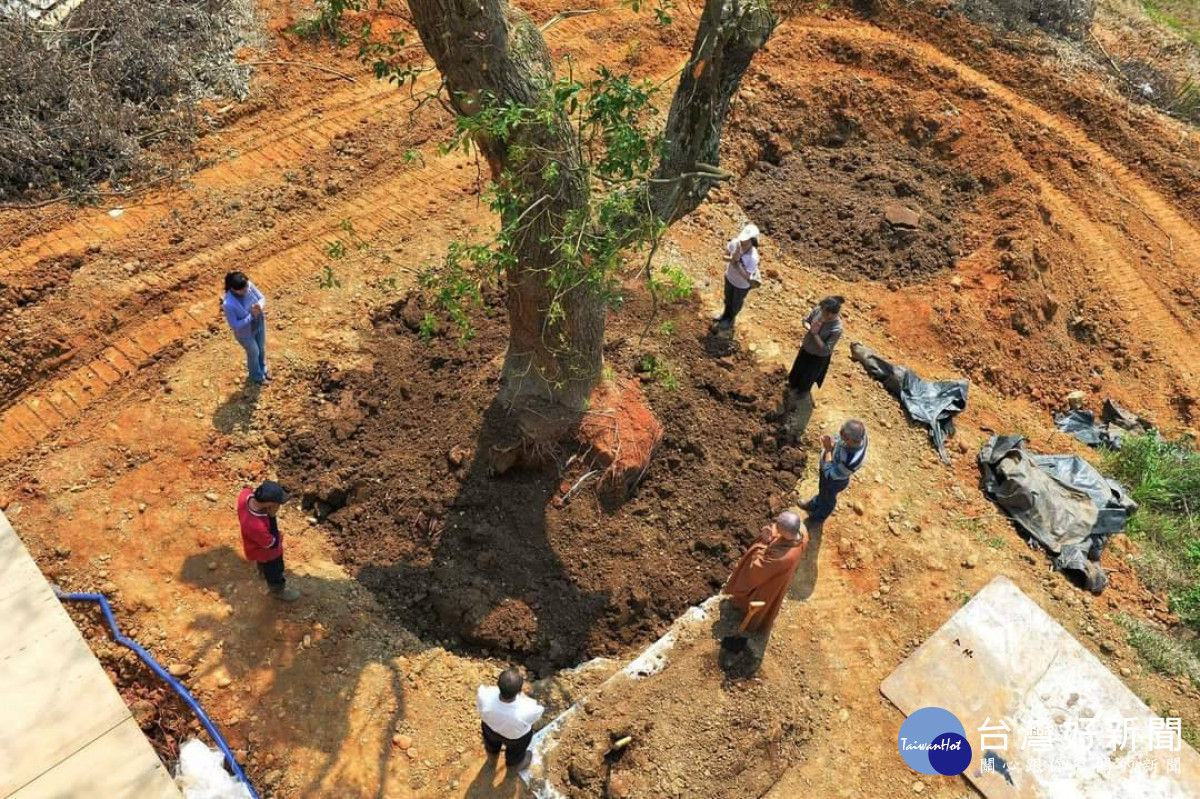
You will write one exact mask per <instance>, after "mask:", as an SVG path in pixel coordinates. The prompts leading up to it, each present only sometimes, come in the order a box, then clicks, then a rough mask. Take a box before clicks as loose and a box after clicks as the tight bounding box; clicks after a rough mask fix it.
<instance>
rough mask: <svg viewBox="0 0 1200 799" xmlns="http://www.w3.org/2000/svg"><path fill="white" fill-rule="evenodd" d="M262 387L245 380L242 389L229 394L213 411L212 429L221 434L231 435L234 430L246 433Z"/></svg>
mask: <svg viewBox="0 0 1200 799" xmlns="http://www.w3.org/2000/svg"><path fill="white" fill-rule="evenodd" d="M261 393H262V386H261V385H259V384H258V383H255V382H254V381H252V380H247V381H246V383H245V385H244V386H242V388H239V389H237V390H236V391H233V392H232V393H230V395H229V396H228V397H226V398H225V401H224V402H222V403H221V404H220V405H218V406H217V409H216V410H215V411H213V417H212V422H213V427H214V428H216V429H217V430H219V431H220V432H222V433H232V432H234V430H235V429H237V430H240V431H241V432H243V433H244V432H247V431H248V430H249V429H250V423H251V421H253V419H254V412H255V410H257V408H258V398H259V395H260V394H261Z"/></svg>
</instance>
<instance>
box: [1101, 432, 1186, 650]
mask: <svg viewBox="0 0 1200 799" xmlns="http://www.w3.org/2000/svg"><path fill="white" fill-rule="evenodd" d="M1104 466H1105V469H1106V470H1107V471H1108V472H1109V473H1110V474H1111V475H1113V476H1114V477H1116V478H1117V479H1118V480H1120V481H1121V482H1122V483H1124V484H1125V485H1126V486H1127V487H1128V488H1129V490H1130V492H1131V493H1132V494H1133V498H1134V499H1135V500H1136V501H1137V502H1138V505H1139V506H1140V507H1139V509H1138V512H1137V513H1135V514H1134V515H1133V516H1132V517H1131V518H1130V520H1129V526H1128V528H1127V532H1128V533H1129V535H1130V537H1132V538H1133V539H1134V540H1135V541H1137V543H1138V548H1139V552H1138V553H1137V554H1136V555H1134V556H1132V558H1131V560H1132V561H1133V564H1134V567H1135V568H1136V569H1137V571H1138V576H1139V578H1141V580H1142V581H1143V582H1144V583H1145V584H1146V585H1147V586H1148V587H1149V588H1150V589H1151V590H1152V591H1157V592H1160V593H1164V594H1166V595H1167V597H1168V600H1169V602H1170V607H1171V612H1172V613H1174V614H1176V615H1177V616H1179V618H1180V619H1181V620H1182V621H1183V622H1185V623H1187V624H1189V625H1192V626H1194V627H1200V516H1197V512H1198V511H1200V453H1197V452H1196V451H1194V450H1193V449H1191V447H1190V446H1189V445H1188V444H1187V443H1186V442H1184V441H1170V440H1167V439H1160V438H1158V437H1156V436H1138V437H1135V438H1129V439H1126V441H1125V444H1124V446H1122V447H1121V449H1120V450H1119V451H1116V452H1112V453H1109V454H1108V455H1107V456H1106V457H1105V462H1104Z"/></svg>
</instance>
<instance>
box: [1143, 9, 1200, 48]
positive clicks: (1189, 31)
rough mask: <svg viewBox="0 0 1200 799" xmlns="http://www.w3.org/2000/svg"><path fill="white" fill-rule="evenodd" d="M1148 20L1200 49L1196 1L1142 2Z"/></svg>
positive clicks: (1199, 26) (1199, 28)
mask: <svg viewBox="0 0 1200 799" xmlns="http://www.w3.org/2000/svg"><path fill="white" fill-rule="evenodd" d="M1142 8H1143V9H1144V10H1145V12H1146V15H1147V16H1148V17H1150V19H1152V20H1154V21H1155V22H1157V23H1158V24H1159V25H1162V26H1163V27H1165V28H1170V29H1171V30H1173V31H1174V32H1175V33H1178V34H1179V35H1180V36H1182V37H1183V38H1185V39H1187V40H1188V41H1189V42H1191V43H1192V44H1193V45H1195V46H1196V47H1200V3H1197V2H1196V0H1142Z"/></svg>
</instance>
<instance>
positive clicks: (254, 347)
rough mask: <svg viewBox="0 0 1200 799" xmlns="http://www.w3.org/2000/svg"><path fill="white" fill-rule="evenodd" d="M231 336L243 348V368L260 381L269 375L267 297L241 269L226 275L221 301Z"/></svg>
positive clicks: (263, 381) (251, 377)
mask: <svg viewBox="0 0 1200 799" xmlns="http://www.w3.org/2000/svg"><path fill="white" fill-rule="evenodd" d="M221 309H222V310H223V311H224V312H225V319H226V321H228V322H229V327H230V329H231V330H233V336H234V338H236V339H237V342H238V344H241V345H242V349H244V350H245V351H246V370H247V371H248V372H249V373H250V380H251V381H252V382H254V383H257V384H259V385H261V384H263V383H265V382H267V381H268V380H270V379H271V375H269V374H268V373H267V316H266V312H267V300H266V298H265V297H263V295H262V292H261V291H259V290H258V288H257V287H255V285H254V284H253V283H251V282H250V279H249V278H247V277H246V275H245V274H244V273H242V272H230V273H229V274H227V275H225V298H224V300H223V301H222V303H221Z"/></svg>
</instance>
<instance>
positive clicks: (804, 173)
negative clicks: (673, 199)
mask: <svg viewBox="0 0 1200 799" xmlns="http://www.w3.org/2000/svg"><path fill="white" fill-rule="evenodd" d="M845 141H846V139H845V138H844V136H835V137H833V139H832V140H831V141H829V142H828V143H829V144H832V145H834V146H805V147H804V148H803V149H797V150H796V151H794V152H792V153H791V154H789V155H787V156H786V157H784V158H782V159H781V160H780V161H779V165H778V166H776V165H774V164H772V163H770V162H768V161H760V162H759V163H758V164H757V165H756V166H755V168H754V169H753V170H751V171H750V173H749V174H747V175H746V177H745V178H744V179H743V180H742V182H741V186H740V193H741V197H742V200H741V202H742V205H743V207H745V209H746V212H747V213H748V214H749V216H750V218H751V219H753V220H754V221H755V222H756V223H757V224H758V225H759V227H760V228H761V229H762V230H763V232H764V233H765V234H767V235H768V236H770V237H771V238H772V243H773V244H775V245H776V246H779V247H783V248H785V249H788V250H791V251H792V252H793V253H795V254H797V255H798V256H799V257H800V258H803V259H804V261H806V262H807V263H810V264H813V265H814V266H819V267H821V268H823V269H827V270H829V271H830V272H833V273H834V274H836V275H838V276H839V277H842V278H844V279H848V280H859V279H864V278H866V279H871V280H886V281H896V282H899V283H908V282H913V281H919V280H924V279H927V278H929V277H931V276H933V275H935V274H937V273H939V272H941V271H943V270H946V269H950V268H951V267H953V266H954V259H955V258H956V257H957V256H958V254H959V249H960V247H961V244H962V228H961V224H960V222H959V214H960V213H961V212H962V211H963V210H965V209H966V208H967V207H969V205H970V203H971V200H972V197H973V196H974V194H975V192H976V191H977V188H978V185H977V183H976V182H975V181H974V180H973V179H971V178H970V177H969V176H967V175H961V174H956V173H955V172H954V171H952V170H951V169H950V168H948V167H947V166H946V165H944V164H942V163H940V162H938V161H936V160H933V159H931V158H929V157H928V156H926V155H923V154H922V153H920V152H918V151H917V150H916V149H915V148H913V147H912V146H910V145H908V144H907V143H905V142H902V141H888V140H880V139H877V138H876V139H871V140H869V141H857V140H856V141H854V146H846V147H843V146H841V144H843V143H844V142H845ZM905 211H909V212H915V214H914V215H913V217H912V224H908V223H907V220H905V221H901V222H899V223H897V214H900V215H903V214H904V212H905ZM889 217H891V218H892V220H893V221H891V222H889Z"/></svg>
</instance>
